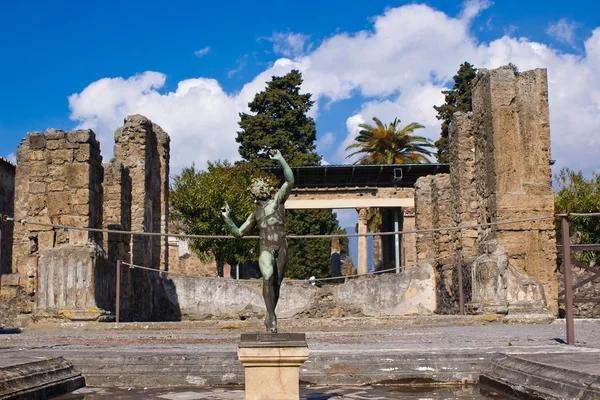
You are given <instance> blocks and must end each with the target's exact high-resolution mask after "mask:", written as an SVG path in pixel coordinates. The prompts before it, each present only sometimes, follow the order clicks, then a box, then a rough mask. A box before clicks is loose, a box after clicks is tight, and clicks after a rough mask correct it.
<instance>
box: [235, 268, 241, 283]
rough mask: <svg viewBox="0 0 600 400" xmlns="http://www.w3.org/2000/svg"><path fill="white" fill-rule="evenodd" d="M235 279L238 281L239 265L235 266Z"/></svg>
mask: <svg viewBox="0 0 600 400" xmlns="http://www.w3.org/2000/svg"><path fill="white" fill-rule="evenodd" d="M235 279H236V280H238V281H239V280H240V264H235Z"/></svg>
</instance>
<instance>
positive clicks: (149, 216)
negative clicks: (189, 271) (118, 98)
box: [114, 115, 169, 269]
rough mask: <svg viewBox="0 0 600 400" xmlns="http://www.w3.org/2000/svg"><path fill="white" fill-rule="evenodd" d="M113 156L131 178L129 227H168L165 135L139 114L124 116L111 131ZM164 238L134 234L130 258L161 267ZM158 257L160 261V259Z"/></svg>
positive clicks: (154, 229)
mask: <svg viewBox="0 0 600 400" xmlns="http://www.w3.org/2000/svg"><path fill="white" fill-rule="evenodd" d="M114 158H115V160H116V161H119V162H121V163H123V164H124V165H126V166H127V168H128V169H129V176H130V178H131V185H132V196H131V199H132V201H131V230H133V231H141V232H144V231H145V232H163V233H166V231H167V227H168V219H167V216H166V215H167V214H168V187H169V186H168V173H169V168H168V165H169V136H168V135H167V134H166V133H165V132H164V131H163V130H162V129H161V128H160V127H158V126H157V125H156V124H153V123H152V121H150V120H149V119H147V118H146V117H144V116H142V115H131V116H128V117H127V118H125V121H124V125H123V126H122V127H120V128H119V129H117V131H116V132H115V147H114ZM167 247H168V244H167V240H166V239H164V238H161V237H158V236H134V237H133V242H132V246H131V256H132V262H133V263H134V264H137V265H142V266H145V267H149V268H154V269H164V262H165V260H168V255H167V252H168V250H167V249H166V248H167ZM161 261H162V262H161Z"/></svg>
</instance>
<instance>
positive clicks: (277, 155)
mask: <svg viewBox="0 0 600 400" xmlns="http://www.w3.org/2000/svg"><path fill="white" fill-rule="evenodd" d="M269 157H270V158H271V159H272V160H277V161H279V163H280V164H281V166H282V167H283V175H284V177H285V182H284V183H283V185H282V186H281V188H280V189H279V190H278V191H277V193H276V194H275V196H274V197H272V192H273V191H274V189H273V188H272V187H271V186H270V185H269V184H268V182H267V181H265V180H264V179H261V178H257V179H254V180H253V181H252V184H251V185H250V187H249V188H248V190H249V191H250V195H251V196H252V197H253V198H254V201H255V202H256V203H257V204H258V208H257V209H256V210H255V211H254V212H253V213H252V214H250V216H249V217H248V218H247V219H246V222H244V223H243V224H242V226H240V227H238V226H237V225H236V224H235V222H233V221H232V220H231V216H230V212H231V209H230V208H229V205H228V204H227V202H225V204H224V205H223V208H222V209H221V211H222V214H223V218H224V219H225V224H227V227H228V229H229V230H230V231H231V233H232V234H233V236H235V237H242V236H244V235H245V234H247V233H248V232H249V231H250V230H251V229H252V228H253V227H254V226H257V225H258V230H259V241H258V245H259V249H260V256H259V258H258V266H259V268H260V272H261V274H262V276H263V297H264V299H265V305H266V306H267V316H266V318H265V326H266V327H267V332H271V333H276V332H277V316H276V315H275V307H277V301H278V300H279V288H280V287H281V281H283V276H284V274H285V266H286V264H287V259H288V247H287V241H286V239H285V232H284V224H285V209H284V206H283V204H284V203H285V201H286V200H287V198H288V197H289V195H290V193H291V191H292V186H294V174H293V173H292V170H291V169H290V167H289V166H288V164H287V162H286V161H285V159H284V158H283V156H282V155H281V152H280V151H279V150H273V151H271V152H270V153H269Z"/></svg>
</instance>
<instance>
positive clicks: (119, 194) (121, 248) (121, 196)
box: [102, 161, 134, 321]
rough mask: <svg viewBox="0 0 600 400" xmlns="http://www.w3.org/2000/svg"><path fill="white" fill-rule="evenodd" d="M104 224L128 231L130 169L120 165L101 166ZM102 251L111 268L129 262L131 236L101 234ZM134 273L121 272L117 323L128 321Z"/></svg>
mask: <svg viewBox="0 0 600 400" xmlns="http://www.w3.org/2000/svg"><path fill="white" fill-rule="evenodd" d="M103 187H104V204H103V207H104V221H103V224H102V226H103V227H104V228H105V229H110V230H117V231H119V230H120V231H129V230H131V178H130V176H129V169H128V168H127V167H126V166H125V165H123V164H122V163H121V162H119V161H113V162H111V163H107V164H104V185H103ZM103 243H104V249H105V251H106V253H107V255H108V260H109V262H110V265H111V266H112V267H114V268H116V263H117V260H121V261H124V262H128V263H129V262H131V254H129V250H130V249H131V235H129V234H118V233H108V234H107V233H105V234H104V240H103ZM132 280H133V270H132V269H130V268H127V267H126V266H122V267H121V269H120V319H121V320H122V321H127V320H131V315H130V310H131V304H132V301H133V298H134V296H133V291H132V289H133V282H132Z"/></svg>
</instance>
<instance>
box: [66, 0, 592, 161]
mask: <svg viewBox="0 0 600 400" xmlns="http://www.w3.org/2000/svg"><path fill="white" fill-rule="evenodd" d="M489 4H490V3H489V2H487V1H470V2H466V3H464V7H463V11H462V12H461V14H460V15H459V16H458V17H452V16H449V15H447V14H444V13H443V12H440V11H437V10H434V9H432V8H430V7H428V6H426V5H418V4H411V5H406V6H402V7H398V8H391V9H388V10H386V11H385V13H384V14H382V15H380V16H378V17H376V18H375V19H374V20H373V29H371V30H363V31H359V32H341V33H337V34H335V35H333V36H331V37H329V38H327V39H325V40H323V41H322V43H321V44H320V45H319V46H318V47H316V48H315V49H314V50H309V51H308V52H307V50H306V47H304V55H297V54H296V53H293V52H291V53H289V54H290V57H293V58H281V59H279V60H277V61H276V62H274V64H273V65H272V66H270V67H269V68H267V69H266V70H264V71H263V72H262V73H260V74H259V75H258V76H256V77H254V79H252V80H251V81H250V82H248V83H247V84H246V85H244V87H243V88H242V89H241V90H240V91H239V92H235V93H227V92H224V91H223V89H222V88H221V86H220V85H219V83H218V82H217V81H215V80H213V79H205V78H198V79H190V80H186V81H182V82H180V83H179V86H178V88H177V90H176V91H174V92H168V93H162V92H160V91H159V90H160V89H161V88H162V87H163V86H164V83H165V75H163V74H160V73H157V72H145V73H143V74H140V75H137V76H134V77H131V78H128V79H123V78H113V79H101V80H99V81H96V82H93V83H92V84H90V85H89V86H88V87H87V88H85V89H84V90H83V91H82V92H81V93H79V94H75V95H73V96H72V97H71V98H70V99H69V102H70V107H71V112H72V113H71V118H73V119H74V120H76V121H79V123H80V126H85V127H92V128H94V129H95V130H96V131H97V133H98V134H99V136H100V137H101V140H102V143H103V154H104V155H105V158H106V157H107V153H108V154H110V151H111V150H112V149H110V150H108V149H107V147H112V140H111V138H112V132H114V130H115V129H116V128H117V127H118V126H120V125H121V124H122V120H123V117H125V116H126V115H127V114H134V113H141V114H144V115H146V116H147V117H149V118H150V119H152V120H153V121H154V122H156V123H158V124H160V125H161V126H163V128H165V130H166V131H167V132H169V134H170V135H171V138H172V147H171V148H172V160H173V164H174V165H173V166H174V171H177V168H178V167H181V166H185V165H189V164H190V163H191V162H192V161H195V162H196V164H198V165H199V166H203V165H204V164H205V162H206V160H214V159H217V158H222V159H223V158H227V159H230V160H234V159H236V158H237V157H238V155H237V148H238V144H237V143H236V142H235V135H236V131H237V130H238V126H237V122H238V113H239V112H241V111H242V112H245V111H247V103H248V102H249V101H251V100H252V98H253V97H254V95H255V93H257V92H259V91H261V90H264V88H265V82H267V81H269V80H270V79H271V76H274V75H275V76H281V75H283V74H285V73H287V72H289V71H290V70H291V69H293V68H296V69H299V70H301V71H302V72H303V76H304V79H305V82H304V84H303V91H305V92H310V93H312V94H313V100H316V101H317V103H316V105H315V108H314V109H313V110H312V111H311V116H313V117H314V118H316V119H317V127H318V124H319V118H324V117H325V115H326V113H327V109H326V108H325V109H323V108H322V107H321V109H320V110H319V109H318V108H317V107H316V106H318V105H322V104H323V103H324V102H325V103H326V102H329V103H333V102H337V101H340V100H344V99H349V98H354V99H359V100H360V101H361V103H360V105H359V107H358V111H356V110H353V111H348V112H347V113H348V114H347V117H346V119H347V120H346V126H347V130H346V132H334V133H335V136H336V137H335V139H336V142H335V143H334V144H331V145H330V144H329V142H330V141H331V138H332V137H331V135H328V134H324V136H321V134H319V141H320V143H321V144H319V149H320V150H322V151H323V152H324V153H325V154H324V155H325V157H326V159H327V160H328V161H329V162H331V163H341V162H351V160H348V159H346V158H345V156H346V152H345V151H344V149H345V148H346V146H348V145H349V144H351V143H352V141H353V139H354V137H355V136H356V134H357V133H358V128H357V125H358V124H359V123H362V122H370V121H371V119H372V117H374V116H377V117H378V118H380V119H381V120H382V121H384V122H387V123H389V122H390V121H391V120H393V119H394V118H396V117H398V118H400V119H401V120H402V123H403V124H405V123H409V122H413V121H415V122H419V123H421V124H423V125H425V127H426V128H425V129H423V130H421V131H419V134H422V135H423V136H427V137H429V138H431V139H436V138H437V137H439V129H440V128H439V121H438V120H437V119H436V118H435V116H436V112H435V110H434V109H433V105H437V104H441V103H442V102H443V96H442V94H441V93H440V92H441V90H442V89H443V88H444V86H446V85H448V83H449V81H450V80H451V78H452V76H453V75H454V74H455V73H456V70H457V69H458V66H459V65H460V64H461V63H462V62H464V61H469V62H471V63H472V64H474V65H475V66H477V67H480V68H495V67H499V66H501V65H506V64H507V63H509V62H513V63H515V64H516V65H518V66H519V69H520V70H521V71H525V70H528V69H532V68H539V67H546V68H548V85H549V96H550V118H551V131H552V150H553V157H552V158H554V159H557V165H556V167H555V168H559V167H561V166H567V165H568V166H570V167H572V168H574V169H584V170H591V169H594V168H598V163H597V161H595V160H596V157H595V154H593V153H594V150H595V149H597V148H598V139H597V138H596V127H597V126H600V28H598V29H596V30H595V31H594V32H593V34H592V36H591V37H590V38H588V39H587V41H586V42H585V49H584V52H583V54H582V55H573V54H568V53H562V52H559V51H557V50H555V49H552V48H551V47H549V46H547V45H545V44H543V43H537V42H532V41H530V40H528V39H527V38H518V39H517V38H511V37H509V36H506V35H505V36H502V37H499V38H497V39H495V40H492V41H491V42H489V43H480V42H478V41H477V39H476V38H475V37H474V36H473V33H472V32H471V31H470V22H471V19H472V18H474V16H476V15H477V14H478V13H480V12H481V11H482V10H483V9H484V8H485V7H487V6H489ZM290 51H291V50H290ZM337 115H339V110H338V112H337ZM325 145H327V146H328V147H327V150H326V146H325ZM107 150H108V151H107ZM327 151H329V153H327Z"/></svg>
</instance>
